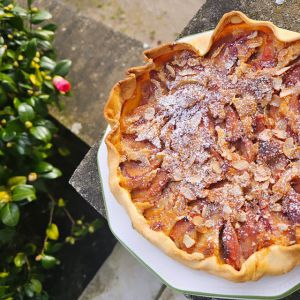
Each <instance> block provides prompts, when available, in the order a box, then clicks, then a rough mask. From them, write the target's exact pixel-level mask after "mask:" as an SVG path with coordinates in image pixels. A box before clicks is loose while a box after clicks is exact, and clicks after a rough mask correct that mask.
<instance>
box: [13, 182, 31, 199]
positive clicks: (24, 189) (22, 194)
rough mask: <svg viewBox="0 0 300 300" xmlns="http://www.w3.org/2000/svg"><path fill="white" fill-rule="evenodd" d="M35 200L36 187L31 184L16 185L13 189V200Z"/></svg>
mask: <svg viewBox="0 0 300 300" xmlns="http://www.w3.org/2000/svg"><path fill="white" fill-rule="evenodd" d="M25 199H26V200H28V201H33V200H35V199H36V194H35V188H34V186H32V185H29V184H21V185H16V186H15V187H14V188H13V190H12V201H22V200H25Z"/></svg>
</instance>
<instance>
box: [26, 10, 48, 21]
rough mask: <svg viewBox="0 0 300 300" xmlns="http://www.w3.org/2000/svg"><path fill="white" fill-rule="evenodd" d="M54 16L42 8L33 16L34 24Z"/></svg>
mask: <svg viewBox="0 0 300 300" xmlns="http://www.w3.org/2000/svg"><path fill="white" fill-rule="evenodd" d="M51 18H52V15H51V14H50V13H49V12H48V11H46V10H40V11H38V12H37V13H36V14H34V15H33V16H32V18H31V23H32V24H39V23H42V22H44V21H46V20H49V19H51Z"/></svg>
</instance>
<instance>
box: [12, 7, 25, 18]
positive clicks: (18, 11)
mask: <svg viewBox="0 0 300 300" xmlns="http://www.w3.org/2000/svg"><path fill="white" fill-rule="evenodd" d="M13 12H14V13H16V14H17V15H19V16H22V17H27V10H26V9H24V8H22V7H21V6H18V5H16V6H15V7H14V9H13Z"/></svg>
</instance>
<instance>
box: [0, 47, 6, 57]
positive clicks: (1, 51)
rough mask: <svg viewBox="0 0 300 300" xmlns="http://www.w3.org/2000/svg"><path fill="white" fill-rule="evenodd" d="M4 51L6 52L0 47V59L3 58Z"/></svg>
mask: <svg viewBox="0 0 300 300" xmlns="http://www.w3.org/2000/svg"><path fill="white" fill-rule="evenodd" d="M5 51H6V47H4V46H1V47H0V58H2V56H3V55H4V53H5Z"/></svg>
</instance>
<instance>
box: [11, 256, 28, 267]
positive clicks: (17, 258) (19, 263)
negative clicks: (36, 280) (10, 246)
mask: <svg viewBox="0 0 300 300" xmlns="http://www.w3.org/2000/svg"><path fill="white" fill-rule="evenodd" d="M25 262H26V255H25V254H24V253H23V252H19V253H18V254H17V255H16V256H15V258H14V264H15V266H16V267H18V268H21V267H22V266H23V265H24V264H25Z"/></svg>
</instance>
